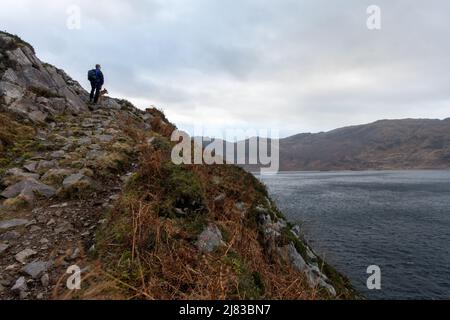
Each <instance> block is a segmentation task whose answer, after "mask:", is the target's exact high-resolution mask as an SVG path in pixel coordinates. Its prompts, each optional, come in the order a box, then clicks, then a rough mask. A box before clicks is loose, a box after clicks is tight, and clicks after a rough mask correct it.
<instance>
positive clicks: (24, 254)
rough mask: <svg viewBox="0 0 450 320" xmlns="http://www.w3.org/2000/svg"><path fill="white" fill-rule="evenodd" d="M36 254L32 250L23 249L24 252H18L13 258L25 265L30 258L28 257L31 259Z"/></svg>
mask: <svg viewBox="0 0 450 320" xmlns="http://www.w3.org/2000/svg"><path fill="white" fill-rule="evenodd" d="M36 254H37V252H36V251H34V250H32V249H25V250H22V251H20V252H19V253H18V254H16V255H15V256H14V257H15V258H16V260H17V261H19V262H20V263H25V262H26V260H27V259H28V258H30V257H32V256H34V255H36Z"/></svg>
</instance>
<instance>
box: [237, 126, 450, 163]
mask: <svg viewBox="0 0 450 320" xmlns="http://www.w3.org/2000/svg"><path fill="white" fill-rule="evenodd" d="M254 139H255V138H254ZM246 144H247V146H248V141H246ZM228 145H230V144H228ZM279 149H280V170H282V171H294V170H305V171H312V170H367V169H380V170H381V169H448V168H450V118H447V119H445V120H431V119H404V120H380V121H377V122H374V123H370V124H365V125H358V126H351V127H345V128H340V129H336V130H333V131H329V132H322V133H316V134H311V133H302V134H298V135H295V136H292V137H288V138H284V139H281V140H280V141H279ZM247 150H248V148H247ZM244 167H245V168H246V169H247V170H256V169H258V166H248V165H246V166H244Z"/></svg>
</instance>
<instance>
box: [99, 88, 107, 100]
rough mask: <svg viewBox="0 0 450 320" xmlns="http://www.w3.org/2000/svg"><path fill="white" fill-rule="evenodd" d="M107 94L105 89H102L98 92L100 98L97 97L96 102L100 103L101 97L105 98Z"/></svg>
mask: <svg viewBox="0 0 450 320" xmlns="http://www.w3.org/2000/svg"><path fill="white" fill-rule="evenodd" d="M108 93H109V92H108V90H106V89H103V90H102V91H100V96H99V97H98V102H101V101H102V97H103V96H106V95H107V94H108Z"/></svg>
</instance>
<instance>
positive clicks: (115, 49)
mask: <svg viewBox="0 0 450 320" xmlns="http://www.w3.org/2000/svg"><path fill="white" fill-rule="evenodd" d="M371 4H375V5H378V6H379V7H380V8H381V19H382V20H381V27H382V29H381V30H378V31H370V30H368V28H367V26H366V20H367V17H368V15H367V13H366V9H367V7H368V6H369V5H371ZM70 5H78V6H79V8H80V10H81V29H75V30H71V29H69V28H67V20H68V17H69V15H68V14H67V9H68V8H69V6H70ZM1 7H2V8H1V10H0V28H1V29H3V30H6V31H8V32H11V33H15V34H18V35H19V36H21V37H22V38H23V39H24V40H26V41H28V42H30V43H31V44H32V45H33V46H34V47H35V49H36V51H37V53H38V56H39V57H40V58H41V60H43V61H46V62H49V63H52V64H54V65H56V66H57V67H60V68H63V69H64V70H66V71H67V72H68V73H69V74H70V75H71V76H72V77H73V78H75V79H76V80H78V81H79V82H80V83H81V84H82V85H83V86H84V87H86V88H88V82H87V79H86V73H87V70H88V69H89V68H91V67H92V66H93V65H94V64H95V63H101V64H102V66H103V71H104V73H105V77H106V85H105V87H106V88H107V89H108V90H109V92H110V94H111V95H112V96H115V97H124V98H127V99H129V100H130V101H132V102H134V103H135V104H136V105H137V106H139V107H140V108H145V107H148V106H150V105H155V106H158V107H160V108H162V109H163V110H165V112H166V113H167V115H168V117H169V119H170V120H171V121H172V122H174V123H175V124H176V125H177V126H178V127H179V128H181V129H185V130H188V131H190V130H191V129H192V127H193V126H194V125H195V124H200V125H203V126H205V127H207V128H216V129H217V128H219V129H226V128H244V129H246V128H254V129H260V128H276V129H279V130H280V131H281V134H282V136H287V135H290V134H296V133H299V132H318V131H326V130H330V129H334V128H337V127H342V126H346V125H354V124H362V123H368V122H372V121H375V120H378V119H392V118H441V119H442V118H447V117H450V41H449V36H450V18H449V12H450V1H448V0H434V1H433V0H429V1H423V0H397V1H395V0H386V1H382V0H372V1H366V0H341V1H335V0H327V1H323V0H271V1H268V0H266V1H264V0H147V1H144V0H132V1H130V0H127V1H125V0H124V1H119V0H117V1H116V0H95V1H94V0H78V1H77V0H70V1H65V0H62V1H61V0H60V1H54V0H29V1H28V0H2V4H1ZM70 21H71V20H70Z"/></svg>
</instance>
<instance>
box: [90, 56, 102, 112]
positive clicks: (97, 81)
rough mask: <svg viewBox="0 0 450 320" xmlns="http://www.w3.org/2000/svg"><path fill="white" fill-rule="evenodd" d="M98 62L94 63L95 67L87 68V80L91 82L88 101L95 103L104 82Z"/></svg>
mask: <svg viewBox="0 0 450 320" xmlns="http://www.w3.org/2000/svg"><path fill="white" fill-rule="evenodd" d="M101 68H102V67H101V66H100V65H99V64H97V65H95V69H92V70H89V72H88V80H89V82H90V83H91V95H90V96H89V101H90V103H94V104H97V102H98V98H99V97H100V91H101V90H102V86H103V84H104V83H105V79H104V77H103V73H102V71H101Z"/></svg>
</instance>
